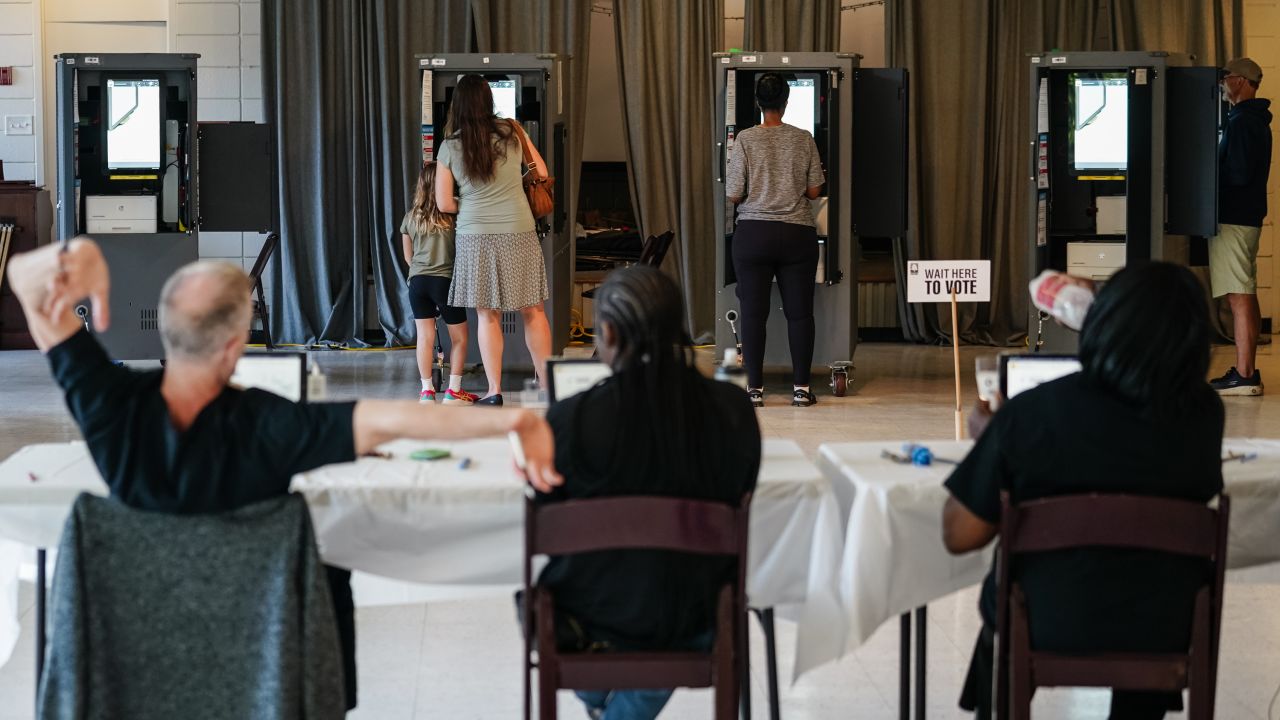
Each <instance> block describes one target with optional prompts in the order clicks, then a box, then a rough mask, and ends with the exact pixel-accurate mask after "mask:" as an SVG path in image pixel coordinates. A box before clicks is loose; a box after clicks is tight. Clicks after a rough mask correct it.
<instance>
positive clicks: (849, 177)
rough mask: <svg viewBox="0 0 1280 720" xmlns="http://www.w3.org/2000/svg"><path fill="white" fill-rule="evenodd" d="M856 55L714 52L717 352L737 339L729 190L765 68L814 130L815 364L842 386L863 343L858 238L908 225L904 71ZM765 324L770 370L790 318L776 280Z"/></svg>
mask: <svg viewBox="0 0 1280 720" xmlns="http://www.w3.org/2000/svg"><path fill="white" fill-rule="evenodd" d="M859 58H860V56H859V55H856V54H837V53H816V52H795V53H788V52H781V53H766V52H760V53H717V54H716V55H715V56H713V58H712V65H713V69H714V75H715V95H714V99H715V108H714V113H715V124H714V128H713V132H714V133H715V135H714V141H715V142H714V145H713V152H714V158H713V162H714V165H715V178H716V185H715V188H716V191H715V223H716V230H715V236H714V237H715V238H716V278H715V281H716V282H715V288H716V351H717V354H718V355H719V356H723V353H724V351H725V350H726V349H728V348H732V347H734V346H735V345H736V344H737V339H736V338H737V322H738V321H737V314H738V298H737V294H736V282H737V278H736V276H735V274H734V270H733V232H734V220H735V214H736V210H735V207H734V205H733V204H732V203H730V202H728V199H727V198H726V196H725V181H726V172H727V165H728V155H729V152H730V150H731V149H732V148H733V143H734V138H735V136H736V135H737V133H740V132H742V131H743V130H745V129H747V128H749V127H752V126H754V125H758V124H760V122H761V119H762V118H761V114H760V110H759V108H758V107H756V104H755V87H756V83H757V82H758V81H759V79H760V77H761V76H763V75H765V74H766V73H778V74H780V75H781V76H782V77H783V78H784V79H785V80H786V82H787V84H788V85H790V94H789V99H788V101H787V108H786V112H785V114H784V115H783V118H782V121H783V122H784V123H788V124H791V125H795V126H797V127H800V128H802V129H804V130H805V131H807V132H809V133H810V134H812V135H813V138H814V142H815V143H816V145H817V147H818V154H819V157H820V158H821V161H822V168H823V172H824V173H825V175H826V184H825V185H823V187H822V191H821V195H820V196H819V198H818V199H817V200H814V201H812V206H813V209H814V217H815V221H816V225H817V230H818V232H817V234H818V245H819V259H818V270H817V273H816V276H815V277H814V279H813V281H814V286H815V287H814V290H815V300H814V318H815V328H816V340H815V344H814V364H815V366H822V367H826V366H830V367H832V368H833V369H840V372H836V373H834V374H833V377H832V384H833V388H834V389H835V390H836V394H838V395H843V394H844V389H845V386H846V384H847V368H848V367H849V366H850V365H851V362H852V360H853V353H854V349H855V348H856V346H857V342H858V308H857V303H858V287H857V282H858V275H857V258H858V245H857V238H858V237H899V236H901V235H903V234H904V233H905V231H906V218H907V207H906V177H907V176H906V173H907V73H906V71H905V70H901V69H882V68H876V69H872V68H860V67H858V60H859ZM771 302H772V305H771V307H772V308H773V309H772V312H770V314H769V321H768V325H767V329H766V332H767V341H766V342H767V344H766V348H765V356H764V358H765V359H764V362H765V370H766V371H779V370H785V369H789V368H790V367H791V357H790V352H789V349H788V344H787V325H786V318H785V317H783V314H782V311H781V297H780V295H779V293H778V290H777V288H776V287H775V288H774V290H773V295H772V300H771Z"/></svg>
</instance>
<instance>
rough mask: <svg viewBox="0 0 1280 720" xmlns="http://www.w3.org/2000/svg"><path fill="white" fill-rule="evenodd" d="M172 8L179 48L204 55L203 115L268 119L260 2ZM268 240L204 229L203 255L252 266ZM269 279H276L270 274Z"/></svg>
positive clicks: (179, 3)
mask: <svg viewBox="0 0 1280 720" xmlns="http://www.w3.org/2000/svg"><path fill="white" fill-rule="evenodd" d="M170 8H171V16H170V38H172V42H173V44H174V46H175V48H176V50H177V52H194V53H199V54H200V75H199V88H200V89H199V115H200V120H201V121H206V122H208V121H219V120H221V121H234V120H243V121H249V122H262V121H263V119H264V118H263V111H262V69H261V67H260V66H261V64H262V61H261V57H262V51H261V47H262V46H261V44H260V43H259V33H261V27H262V23H261V20H260V17H259V13H260V6H259V4H258V3H256V2H244V3H241V2H236V0H203V1H189V0H175V1H174V2H173V4H172V5H171V6H170ZM264 239H265V236H261V235H259V234H258V233H226V232H202V233H200V257H201V258H216V259H221V260H227V261H230V262H234V263H237V264H240V265H242V266H243V267H244V268H245V270H249V269H251V268H252V267H253V263H254V261H255V260H257V257H258V252H259V250H261V249H262V243H263V241H264ZM264 279H265V280H266V281H267V282H268V283H270V275H269V273H268V274H267V275H266V276H265V278H264ZM269 291H270V290H269V289H268V292H269Z"/></svg>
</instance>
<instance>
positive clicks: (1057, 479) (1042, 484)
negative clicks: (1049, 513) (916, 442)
mask: <svg viewBox="0 0 1280 720" xmlns="http://www.w3.org/2000/svg"><path fill="white" fill-rule="evenodd" d="M1197 392H1201V390H1200V389H1199V388H1198V389H1197ZM1202 395H1203V397H1195V398H1192V399H1190V400H1191V401H1190V402H1189V403H1188V406H1189V407H1191V408H1194V409H1193V410H1189V411H1186V412H1183V413H1182V414H1181V415H1178V416H1175V415H1172V414H1169V413H1160V412H1155V411H1152V410H1149V409H1145V408H1141V407H1135V406H1133V405H1130V404H1127V403H1126V402H1124V401H1123V400H1121V399H1119V398H1117V397H1115V396H1114V395H1112V394H1110V393H1108V392H1105V391H1103V390H1101V389H1099V388H1096V387H1093V386H1092V385H1091V384H1090V382H1089V381H1088V380H1087V379H1086V378H1085V376H1084V375H1083V374H1081V373H1076V374H1074V375H1069V376H1067V377H1065V378H1061V379H1059V380H1055V381H1053V382H1050V383H1046V384H1044V385H1041V386H1039V387H1037V388H1034V389H1032V390H1028V391H1026V392H1024V393H1022V394H1020V395H1018V396H1017V397H1015V398H1013V399H1011V400H1010V401H1009V402H1008V403H1007V404H1006V405H1005V406H1004V407H1002V408H1001V409H1000V410H999V412H997V413H996V414H995V415H994V416H993V417H992V418H991V422H990V424H989V425H988V426H987V429H986V430H985V431H984V432H983V433H982V436H981V437H980V438H979V439H978V441H977V443H976V444H975V445H974V448H973V450H971V451H970V452H969V454H968V456H967V457H965V459H964V461H963V462H962V463H960V465H959V467H957V468H956V470H955V472H953V473H952V474H951V477H950V478H949V479H948V480H947V482H946V486H947V489H948V490H950V491H951V494H952V495H953V496H954V497H955V498H956V500H958V501H959V502H960V503H961V504H963V505H964V506H965V507H966V508H968V509H969V510H970V511H971V512H973V513H974V514H975V515H977V516H978V517H980V518H982V519H983V520H985V521H987V522H989V523H992V524H995V525H998V524H999V523H1000V491H1001V490H1004V489H1007V490H1009V492H1010V499H1011V501H1012V502H1014V503H1015V504H1016V503H1022V502H1027V501H1029V500H1035V499H1037V498H1045V497H1052V496H1055V495H1071V494H1083V493H1093V492H1097V493H1123V494H1131V495H1151V496H1158V497H1166V498H1177V499H1183V500H1191V501H1195V502H1207V501H1209V500H1210V499H1211V498H1213V497H1214V496H1215V495H1217V494H1218V493H1219V492H1221V490H1222V462H1221V453H1222V431H1223V407H1222V402H1221V401H1220V400H1218V398H1217V396H1216V395H1215V394H1214V393H1213V391H1212V390H1210V389H1209V386H1208V385H1207V384H1205V385H1203V389H1202ZM1081 522H1089V519H1088V518H1081ZM1018 569H1019V572H1018V575H1017V578H1016V579H1017V580H1018V582H1019V583H1020V584H1021V586H1022V588H1023V591H1024V593H1025V594H1026V598H1027V608H1028V622H1029V625H1030V631H1031V642H1032V644H1033V646H1035V647H1038V648H1042V649H1047V650H1055V651H1065V652H1070V651H1080V652H1091V651H1092V652H1098V651H1111V652H1125V651H1133V652H1138V651H1148V652H1154V651H1169V652H1176V651H1185V650H1186V648H1187V643H1188V642H1189V640H1190V638H1189V629H1190V621H1191V612H1192V606H1193V604H1194V594H1195V592H1196V591H1197V590H1198V589H1199V587H1200V586H1201V585H1202V584H1203V583H1204V582H1205V580H1206V578H1207V575H1206V572H1205V567H1204V564H1203V563H1202V562H1200V561H1198V560H1195V559H1192V558H1186V557H1176V556H1172V555H1167V554H1162V553H1153V552H1150V551H1140V550H1118V549H1110V548H1106V549H1104V548H1098V549H1083V550H1069V551H1059V552H1052V553H1039V554H1036V555H1028V556H1022V557H1020V559H1019V560H1018ZM995 599H996V586H995V576H994V569H993V572H992V574H989V575H988V576H987V580H986V582H985V583H984V585H983V588H982V598H981V601H980V608H981V611H982V617H983V620H984V622H985V623H986V624H987V626H988V627H990V628H994V627H995V622H996V613H995V610H996V602H995Z"/></svg>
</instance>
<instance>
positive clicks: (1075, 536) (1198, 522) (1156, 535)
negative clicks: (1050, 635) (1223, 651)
mask: <svg viewBox="0 0 1280 720" xmlns="http://www.w3.org/2000/svg"><path fill="white" fill-rule="evenodd" d="M1001 503H1002V505H1003V512H1002V515H1001V523H1000V549H999V560H998V568H997V570H998V576H999V592H998V595H997V599H996V605H997V609H996V613H997V625H998V633H999V634H998V647H997V653H998V654H997V686H996V708H997V716H998V717H1002V718H1005V717H1011V718H1014V720H1024V719H1025V718H1029V717H1030V716H1031V696H1032V693H1033V692H1034V690H1035V688H1037V687H1109V688H1118V689H1122V690H1149V691H1161V692H1171V693H1172V692H1181V691H1182V690H1183V689H1187V690H1188V691H1189V693H1188V695H1189V707H1188V717H1189V718H1191V720H1208V719H1209V718H1212V717H1213V707H1214V691H1215V687H1216V684H1217V675H1218V643H1219V639H1220V632H1219V631H1220V628H1221V625H1222V586H1223V578H1224V573H1225V571H1226V566H1227V562H1226V555H1227V524H1228V521H1229V517H1230V510H1231V500H1230V498H1229V497H1227V496H1226V495H1222V496H1220V497H1219V501H1218V508H1217V509H1216V510H1215V509H1213V508H1211V507H1208V506H1207V505H1203V504H1200V503H1195V502H1190V501H1186V500H1174V499H1170V498H1160V497H1140V496H1134V495H1096V494H1094V495H1070V496H1063V497H1056V498H1047V499H1043V500H1035V501H1032V502H1028V503H1023V504H1020V505H1013V504H1011V503H1010V501H1009V496H1008V493H1007V492H1006V493H1001ZM1086 547H1092V548H1118V549H1130V550H1152V551H1156V552H1163V553H1169V554H1173V555H1182V556H1188V557H1195V558H1203V559H1204V560H1206V561H1208V562H1209V564H1210V566H1211V568H1212V573H1211V574H1210V576H1209V577H1210V579H1209V580H1207V581H1206V583H1205V585H1204V586H1203V587H1201V588H1200V590H1199V592H1198V593H1197V594H1196V599H1195V609H1194V612H1193V614H1192V618H1191V623H1192V627H1191V644H1190V647H1189V648H1188V649H1187V651H1186V652H1185V653H1106V652H1104V653H1095V654H1089V655H1083V654H1078V653H1072V654H1065V653H1054V652H1049V651H1041V650H1035V649H1033V648H1032V647H1031V639H1030V631H1029V626H1028V622H1027V602H1026V597H1025V596H1024V594H1023V592H1022V588H1021V587H1020V586H1019V584H1018V583H1017V581H1016V580H1014V579H1013V578H1014V577H1016V568H1017V562H1018V559H1019V556H1021V555H1025V554H1027V553H1039V552H1047V551H1053V550H1067V549H1075V548H1086Z"/></svg>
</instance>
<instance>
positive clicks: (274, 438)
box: [48, 330, 355, 706]
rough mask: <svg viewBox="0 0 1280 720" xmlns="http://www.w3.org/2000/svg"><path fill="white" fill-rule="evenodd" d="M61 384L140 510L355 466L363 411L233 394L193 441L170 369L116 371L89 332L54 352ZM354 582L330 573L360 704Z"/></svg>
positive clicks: (230, 506)
mask: <svg viewBox="0 0 1280 720" xmlns="http://www.w3.org/2000/svg"><path fill="white" fill-rule="evenodd" d="M48 360H49V366H50V368H51V369H52V371H53V377H54V380H55V381H57V383H58V385H59V386H60V387H61V388H62V390H63V392H64V393H65V394H66V402H67V408H68V409H69V410H70V411H71V416H72V417H73V418H75V421H76V424H77V425H79V426H80V431H81V434H82V435H83V436H84V441H85V444H86V445H87V446H88V449H89V454H90V455H91V456H92V457H93V461H94V464H96V465H97V466H98V472H100V473H101V474H102V479H103V480H105V481H106V483H107V487H109V488H110V490H111V495H112V496H113V497H115V498H117V499H119V500H120V501H121V502H123V503H124V504H126V505H128V506H130V507H133V508H138V509H141V510H155V511H160V512H169V513H177V514H200V513H220V512H226V511H228V510H234V509H236V508H239V507H243V506H245V505H250V504H252V503H255V502H258V501H260V500H266V499H268V498H273V497H279V496H281V495H285V494H287V493H288V492H289V484H290V481H291V480H292V478H293V476H294V475H296V474H297V473H301V472H305V471H307V470H311V469H313V468H317V467H320V466H322V465H329V464H332V463H340V462H351V461H353V460H355V438H354V435H353V432H352V414H353V410H354V407H355V404H354V403H349V402H348V403H323V404H313V405H306V404H299V403H295V402H291V401H289V400H286V399H284V398H282V397H279V396H276V395H272V394H271V393H268V392H264V391H262V390H253V389H250V390H239V389H235V388H225V389H224V390H223V391H222V393H221V394H220V395H219V396H218V397H217V398H215V399H214V400H213V402H211V403H209V404H208V405H207V406H206V407H205V408H204V409H203V410H201V411H200V414H199V415H198V416H197V417H196V419H195V421H194V422H193V423H192V424H191V427H189V428H188V429H187V430H186V431H185V432H179V431H178V430H177V429H176V428H175V427H174V426H173V423H172V422H170V420H169V409H168V406H167V405H166V404H165V401H164V397H163V396H162V395H161V394H160V381H161V378H162V377H163V372H164V371H163V370H159V369H157V370H149V371H137V370H129V369H126V368H122V367H117V366H116V365H114V364H113V363H112V362H111V361H110V359H109V358H108V357H107V354H106V352H105V351H104V350H103V349H102V346H101V345H99V344H98V341H97V340H96V339H94V337H93V336H92V335H90V334H89V333H88V331H86V330H81V331H80V332H78V333H76V334H75V335H72V336H71V337H70V338H68V339H66V340H65V341H63V342H62V343H60V344H59V345H57V346H56V347H54V348H52V349H50V350H49V353H48ZM349 578H350V573H349V572H347V571H345V570H339V569H337V568H329V581H330V586H331V589H332V590H333V595H334V605H335V608H334V609H335V611H336V612H337V619H338V626H339V635H340V637H341V639H342V644H343V655H344V658H343V660H344V666H345V672H346V674H347V679H346V681H347V696H348V697H347V701H348V705H351V706H354V703H355V692H354V688H355V684H354V682H355V677H354V660H355V655H354V627H355V619H354V609H353V605H352V598H351V586H350V583H349Z"/></svg>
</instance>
